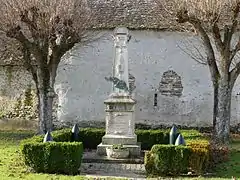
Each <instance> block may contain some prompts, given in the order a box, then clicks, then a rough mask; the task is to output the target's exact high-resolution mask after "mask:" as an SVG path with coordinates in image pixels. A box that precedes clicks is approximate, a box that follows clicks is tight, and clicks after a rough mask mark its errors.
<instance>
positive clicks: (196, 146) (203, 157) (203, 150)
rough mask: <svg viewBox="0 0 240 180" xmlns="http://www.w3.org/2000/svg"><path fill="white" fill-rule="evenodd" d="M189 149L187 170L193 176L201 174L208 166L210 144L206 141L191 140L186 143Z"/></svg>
mask: <svg viewBox="0 0 240 180" xmlns="http://www.w3.org/2000/svg"><path fill="white" fill-rule="evenodd" d="M187 146H188V147H190V148H191V151H192V153H191V156H190V158H189V168H190V170H191V171H193V172H194V173H195V174H201V173H202V172H204V171H205V170H206V168H207V167H208V164H209V153H210V143H209V142H208V141H207V140H191V141H188V142H187Z"/></svg>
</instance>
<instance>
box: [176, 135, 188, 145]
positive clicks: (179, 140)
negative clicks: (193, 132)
mask: <svg viewBox="0 0 240 180" xmlns="http://www.w3.org/2000/svg"><path fill="white" fill-rule="evenodd" d="M179 145H183V146H185V145H186V143H185V140H184V138H183V136H182V135H181V134H179V135H178V137H177V139H176V142H175V146H179Z"/></svg>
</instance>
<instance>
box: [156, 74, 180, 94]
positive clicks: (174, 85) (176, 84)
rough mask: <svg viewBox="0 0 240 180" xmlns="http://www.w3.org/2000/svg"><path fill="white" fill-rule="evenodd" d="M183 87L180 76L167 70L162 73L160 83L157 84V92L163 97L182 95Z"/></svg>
mask: <svg viewBox="0 0 240 180" xmlns="http://www.w3.org/2000/svg"><path fill="white" fill-rule="evenodd" d="M182 91H183V86H182V80H181V76H179V75H178V74H177V73H176V72H175V71H173V70H169V71H166V72H164V73H163V75H162V79H161V82H160V83H159V92H160V93H161V94H162V95H165V96H177V97H180V96H181V95H182Z"/></svg>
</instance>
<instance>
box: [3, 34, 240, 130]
mask: <svg viewBox="0 0 240 180" xmlns="http://www.w3.org/2000/svg"><path fill="white" fill-rule="evenodd" d="M130 33H131V35H132V39H131V41H130V42H129V49H128V50H129V68H130V71H129V72H130V74H131V75H132V76H134V78H135V79H134V78H133V77H132V78H130V79H131V80H133V81H135V85H132V87H135V89H134V88H133V89H134V90H133V96H134V97H135V98H136V100H137V105H136V123H139V124H145V125H151V126H155V127H156V126H160V125H167V126H168V125H171V124H172V123H176V124H179V125H182V126H195V127H196V126H211V122H212V106H213V101H212V98H213V91H212V85H211V80H210V74H209V70H208V67H207V66H204V65H201V64H199V63H197V62H195V61H194V60H192V59H191V58H190V57H189V56H188V55H186V54H185V53H184V52H183V51H181V50H180V49H179V48H178V47H177V45H179V43H180V42H182V41H184V40H185V39H186V38H189V36H188V35H186V34H182V33H174V32H153V31H130ZM111 34H112V32H105V36H104V37H103V39H102V40H100V41H98V42H95V43H94V44H92V45H91V46H87V47H84V48H81V49H80V48H77V49H76V50H74V51H73V52H71V56H70V57H69V58H67V59H64V60H63V61H62V62H61V64H60V66H59V69H58V75H57V80H56V86H55V90H56V92H57V94H58V97H59V101H58V106H57V110H58V112H57V115H56V117H57V119H58V120H57V119H55V124H56V125H57V126H59V125H71V124H73V123H76V122H78V123H80V124H81V125H82V126H98V127H99V126H103V124H104V122H105V120H104V119H105V112H104V109H105V107H104V104H103V102H104V100H105V99H107V97H108V95H109V94H110V93H111V89H112V88H111V87H112V85H111V83H110V82H108V81H106V80H105V77H110V76H111V75H112V63H113V54H114V53H113V52H114V51H113V40H112V39H111ZM9 69H11V70H9ZM237 81H238V82H237V83H236V85H235V87H234V90H233V95H232V119H231V124H232V125H237V124H239V123H240V121H239V117H240V111H239V104H240V103H239V102H240V96H239V95H238V92H239V88H240V83H239V79H238V80H237ZM0 83H1V86H0V93H1V100H2V102H1V105H2V107H1V108H2V109H4V108H6V107H7V106H9V107H11V106H12V105H11V103H9V101H6V99H7V98H10V99H12V101H11V102H15V100H16V99H17V97H18V96H20V95H21V94H23V93H24V89H26V88H27V87H28V85H29V84H32V81H31V78H30V76H29V75H28V74H27V73H26V72H25V71H24V70H22V68H20V67H11V68H9V67H8V66H0ZM32 87H33V86H32Z"/></svg>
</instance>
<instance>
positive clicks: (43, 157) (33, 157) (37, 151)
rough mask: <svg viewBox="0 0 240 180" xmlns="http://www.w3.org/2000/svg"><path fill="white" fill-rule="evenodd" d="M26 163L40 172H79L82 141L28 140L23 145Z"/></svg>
mask: <svg viewBox="0 0 240 180" xmlns="http://www.w3.org/2000/svg"><path fill="white" fill-rule="evenodd" d="M21 152H22V154H23V158H24V161H25V164H26V165H27V166H29V167H31V168H32V169H33V170H34V171H36V172H38V173H40V172H41V173H60V174H72V175H74V174H77V173H78V172H79V168H80V166H81V161H82V154H83V145H82V143H81V142H47V143H36V142H28V143H24V144H22V145H21Z"/></svg>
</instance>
